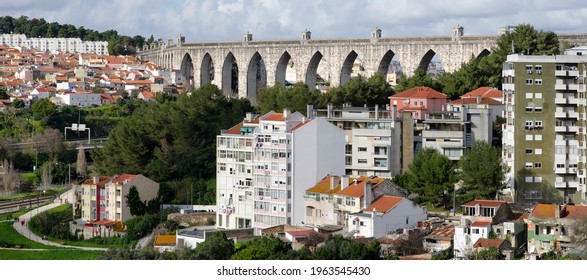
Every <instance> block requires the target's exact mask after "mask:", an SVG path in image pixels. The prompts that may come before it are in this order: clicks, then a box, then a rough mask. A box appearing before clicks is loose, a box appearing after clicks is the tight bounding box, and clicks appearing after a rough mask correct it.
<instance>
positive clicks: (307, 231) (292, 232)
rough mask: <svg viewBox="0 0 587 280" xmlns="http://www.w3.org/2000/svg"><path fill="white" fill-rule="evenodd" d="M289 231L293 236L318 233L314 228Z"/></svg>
mask: <svg viewBox="0 0 587 280" xmlns="http://www.w3.org/2000/svg"><path fill="white" fill-rule="evenodd" d="M287 233H289V234H290V235H291V236H294V237H304V236H308V235H310V234H312V233H316V231H314V230H312V229H308V230H292V231H287Z"/></svg>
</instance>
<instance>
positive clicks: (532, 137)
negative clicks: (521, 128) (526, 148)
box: [526, 134, 534, 141]
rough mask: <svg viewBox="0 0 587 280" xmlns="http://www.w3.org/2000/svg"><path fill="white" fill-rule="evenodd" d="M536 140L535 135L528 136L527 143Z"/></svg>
mask: <svg viewBox="0 0 587 280" xmlns="http://www.w3.org/2000/svg"><path fill="white" fill-rule="evenodd" d="M532 140H534V135H531V134H528V135H526V141H532Z"/></svg>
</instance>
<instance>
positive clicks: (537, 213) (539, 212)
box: [528, 203, 558, 219]
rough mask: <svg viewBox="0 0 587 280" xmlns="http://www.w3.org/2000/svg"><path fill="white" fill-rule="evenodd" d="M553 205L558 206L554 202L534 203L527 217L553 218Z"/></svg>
mask: <svg viewBox="0 0 587 280" xmlns="http://www.w3.org/2000/svg"><path fill="white" fill-rule="evenodd" d="M555 207H558V205H556V204H542V203H539V204H536V206H534V210H532V213H530V215H529V216H528V217H529V218H531V219H532V218H539V219H553V218H555V216H554V212H555Z"/></svg>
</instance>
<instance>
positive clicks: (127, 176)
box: [112, 174, 138, 183]
mask: <svg viewBox="0 0 587 280" xmlns="http://www.w3.org/2000/svg"><path fill="white" fill-rule="evenodd" d="M137 176H138V175H133V174H122V175H119V176H114V177H113V178H112V183H122V182H124V181H125V180H129V181H132V180H134V179H135V178H136V177H137Z"/></svg>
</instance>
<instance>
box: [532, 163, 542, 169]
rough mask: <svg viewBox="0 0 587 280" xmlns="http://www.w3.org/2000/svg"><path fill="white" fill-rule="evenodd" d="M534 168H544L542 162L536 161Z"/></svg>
mask: <svg viewBox="0 0 587 280" xmlns="http://www.w3.org/2000/svg"><path fill="white" fill-rule="evenodd" d="M534 168H542V162H535V163H534Z"/></svg>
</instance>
